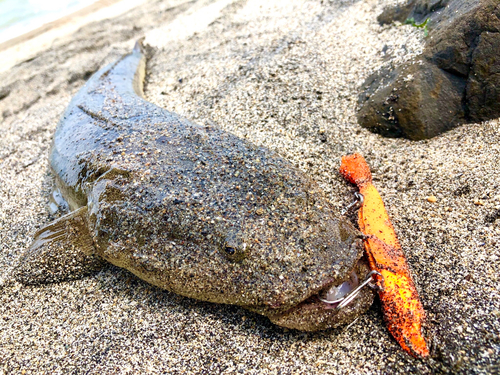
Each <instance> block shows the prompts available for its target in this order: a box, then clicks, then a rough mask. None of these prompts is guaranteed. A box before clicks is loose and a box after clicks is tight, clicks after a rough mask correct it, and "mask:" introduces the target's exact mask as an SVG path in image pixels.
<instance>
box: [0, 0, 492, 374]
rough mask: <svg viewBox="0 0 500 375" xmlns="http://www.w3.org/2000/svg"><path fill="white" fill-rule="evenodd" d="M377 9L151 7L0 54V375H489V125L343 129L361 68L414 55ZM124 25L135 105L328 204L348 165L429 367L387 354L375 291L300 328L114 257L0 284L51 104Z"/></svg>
mask: <svg viewBox="0 0 500 375" xmlns="http://www.w3.org/2000/svg"><path fill="white" fill-rule="evenodd" d="M389 3H391V1H385V0H366V1H333V2H326V1H324V2H321V1H308V2H302V1H294V0H291V1H287V2H278V1H276V2H272V1H257V0H248V1H228V0H226V1H215V2H212V1H199V2H183V1H151V2H146V3H144V4H142V5H141V6H140V7H136V8H133V9H131V10H128V11H125V12H123V13H122V14H120V15H118V16H115V17H112V18H100V19H96V21H95V22H89V23H86V24H85V25H83V26H82V27H81V28H80V29H78V30H75V31H73V32H71V33H66V32H62V31H61V34H60V36H59V37H57V38H55V39H53V40H52V41H51V42H50V43H49V44H48V45H47V47H46V48H42V49H41V50H40V51H38V52H36V53H35V54H34V55H33V53H32V52H26V50H18V51H17V52H15V53H17V55H15V56H14V54H15V53H14V52H10V58H14V57H15V58H16V59H17V60H16V61H24V62H22V63H20V64H18V65H15V66H13V67H10V68H9V69H8V70H7V71H5V72H4V73H0V121H1V122H0V134H2V136H1V137H0V167H1V168H0V280H3V283H4V284H5V285H4V286H3V287H2V288H1V289H0V374H2V373H5V374H11V373H12V374H14V373H15V374H17V373H25V374H30V373H33V374H35V373H36V374H39V373H51V374H55V373H76V374H79V373H96V374H97V373H99V374H115V373H123V374H125V373H227V374H230V373H249V374H252V373H255V374H262V373H269V374H295V373H325V374H345V373H351V374H366V373H371V374H383V373H390V374H406V373H441V372H444V373H495V372H498V371H500V368H499V361H498V357H499V354H500V332H499V327H500V322H499V320H500V298H499V297H500V296H499V294H500V287H499V283H498V269H499V266H500V254H499V250H498V248H499V245H500V192H499V188H500V177H499V175H498V171H500V162H499V160H500V146H499V145H500V132H499V131H500V121H499V120H492V121H489V122H485V123H482V124H467V125H463V126H461V127H458V128H456V129H454V130H452V131H450V132H448V133H446V134H444V135H442V136H439V137H436V138H434V139H432V140H428V141H419V142H411V141H407V140H404V139H387V138H382V137H380V136H378V135H375V134H372V133H370V132H369V131H367V130H365V129H362V128H360V127H359V125H358V124H357V121H356V117H355V113H356V105H357V95H358V93H359V92H360V91H361V86H362V84H363V82H364V79H365V78H366V77H367V76H368V75H369V74H371V73H372V72H373V71H375V70H377V69H379V68H380V67H382V66H384V65H386V64H399V63H400V62H402V61H405V60H406V59H410V58H412V57H413V56H415V55H416V54H418V53H420V52H421V49H422V42H423V34H422V32H421V31H420V30H418V29H415V28H412V27H411V26H400V25H392V26H385V27H381V26H379V25H378V24H377V22H376V16H377V15H378V14H379V13H380V12H381V10H382V7H383V6H384V5H387V4H389ZM90 17H91V18H90V19H92V16H90ZM54 30H57V29H54ZM54 30H53V31H54ZM142 36H146V40H145V43H146V44H148V45H150V46H151V48H150V52H151V56H150V58H149V60H148V64H147V76H146V83H145V95H146V97H147V99H148V100H150V101H152V102H153V103H155V104H157V105H159V106H162V107H164V108H167V109H169V110H171V111H175V112H177V113H180V114H181V115H183V116H185V117H187V118H189V119H191V120H193V121H194V122H197V123H199V124H210V125H213V124H216V125H217V126H220V127H221V128H223V129H225V130H227V131H229V132H232V133H234V134H236V135H238V136H240V137H245V138H247V139H248V140H250V141H251V142H253V143H255V144H257V145H262V146H266V147H269V148H271V149H273V150H275V151H277V152H278V153H279V154H280V155H282V156H283V157H285V158H287V159H288V160H291V161H292V162H293V163H295V164H296V165H297V166H298V167H299V168H301V169H302V170H303V171H304V172H306V173H308V174H309V175H311V176H312V177H313V178H314V179H315V180H316V181H317V182H318V183H319V184H320V185H321V186H322V188H323V189H324V190H325V191H326V193H327V195H328V198H329V199H330V201H331V202H332V203H333V204H334V205H335V206H336V207H337V208H338V209H339V210H340V209H341V208H342V207H345V206H346V205H347V204H348V203H349V202H351V201H352V194H353V192H354V188H353V187H352V186H349V185H348V184H347V183H346V182H345V181H344V180H343V179H342V178H341V177H340V176H339V174H338V172H337V170H338V167H339V164H340V158H341V156H342V155H344V154H346V153H349V152H354V151H357V152H360V153H362V154H363V155H364V156H365V158H366V159H367V161H368V163H369V164H370V165H371V167H372V170H373V175H374V183H375V184H376V186H377V187H378V189H379V191H380V193H381V195H382V197H383V198H384V200H385V202H386V206H387V209H388V212H389V214H390V216H391V218H392V220H393V224H394V226H395V229H396V232H397V233H398V235H399V239H400V241H401V244H402V246H403V250H404V251H405V253H406V255H407V258H408V261H409V263H410V267H411V270H412V273H413V275H414V279H415V282H416V284H417V287H418V289H419V292H420V293H421V297H422V300H423V304H424V308H425V309H426V312H427V315H428V326H427V333H428V336H429V338H430V341H431V352H432V355H431V359H429V360H426V361H421V360H417V359H413V358H412V357H410V356H408V355H407V354H406V353H405V352H403V351H402V350H401V349H400V348H399V346H398V345H397V344H396V343H395V341H394V340H393V339H392V338H391V337H390V336H389V334H388V332H387V330H386V329H385V327H384V323H383V320H382V315H381V312H380V304H379V303H378V302H376V303H375V304H374V305H373V306H372V308H371V309H370V310H369V311H368V312H367V313H366V314H365V315H362V316H361V317H360V318H359V319H358V320H356V321H355V322H354V324H352V325H350V326H348V327H342V328H339V329H334V330H329V331H324V332H318V333H303V332H297V331H291V330H286V329H282V328H280V327H277V326H274V325H272V324H271V323H270V322H269V321H268V320H267V319H266V318H264V317H262V316H259V315H256V314H252V313H249V312H248V311H246V310H243V309H241V308H237V307H233V306H223V305H214V304H209V303H204V302H199V301H195V300H192V299H188V298H184V297H179V296H176V295H174V294H172V293H169V292H166V291H163V290H160V289H158V288H155V287H152V286H150V285H148V284H146V283H144V282H142V281H141V280H139V279H137V278H136V277H135V276H133V275H131V274H130V273H128V272H127V271H124V270H121V269H118V268H115V267H112V266H109V267H107V268H105V269H104V270H102V271H101V272H100V273H98V274H96V275H94V276H91V277H87V278H85V279H82V280H78V281H72V282H65V283H61V284H56V285H46V286H36V287H32V286H30V287H25V286H22V285H19V284H16V283H12V282H11V281H10V279H9V272H10V269H11V268H12V267H13V265H14V264H15V262H16V260H17V258H18V257H19V256H20V254H21V253H22V252H23V250H24V249H25V248H26V247H27V246H28V245H29V244H30V241H31V235H32V234H33V233H34V232H35V231H36V229H38V228H40V226H41V225H43V224H44V223H47V222H48V221H50V220H51V219H53V217H52V216H51V215H50V214H49V212H48V209H47V205H48V202H49V196H50V192H51V189H52V188H53V177H52V175H51V173H50V171H49V170H48V162H47V156H48V152H49V148H50V142H51V137H52V134H53V132H54V129H55V127H56V125H57V122H58V119H59V117H60V115H61V114H62V112H63V111H64V108H65V107H66V105H67V104H68V102H69V100H70V99H71V97H72V95H74V94H75V93H76V91H77V90H78V89H79V88H80V87H81V86H82V85H83V84H84V82H85V80H86V79H88V77H90V75H91V74H92V73H93V72H95V71H96V70H97V69H99V68H100V67H101V66H103V65H104V64H106V63H109V62H112V61H114V60H115V59H117V58H118V57H119V56H121V55H122V54H124V53H127V52H128V51H130V49H131V48H132V46H133V44H134V42H135V40H137V39H139V38H140V37H142ZM430 37H432V34H431V35H430ZM12 51H13V50H12ZM383 51H385V52H383ZM3 53H5V51H3V52H0V60H1V61H3V60H2V56H5V55H2V54H3ZM431 195H433V196H435V197H436V198H437V200H436V202H434V203H431V202H429V201H428V199H427V198H428V197H429V196H431ZM0 282H2V281H0Z"/></svg>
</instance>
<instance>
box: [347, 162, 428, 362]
mask: <svg viewBox="0 0 500 375" xmlns="http://www.w3.org/2000/svg"><path fill="white" fill-rule="evenodd" d="M340 173H341V174H342V175H343V176H344V177H345V178H346V179H347V180H348V181H350V182H352V183H354V184H356V185H357V186H358V187H359V191H360V193H361V194H362V195H363V197H364V201H363V204H362V206H361V208H360V210H359V218H358V222H359V227H360V230H361V231H362V232H363V233H364V234H365V235H366V236H367V238H366V240H365V250H366V253H367V256H368V261H369V263H370V268H371V269H372V270H374V271H378V272H380V274H381V275H382V276H383V279H384V285H383V290H380V291H379V296H380V300H381V301H382V308H383V312H384V319H385V321H386V323H387V328H388V330H389V332H391V334H392V335H393V337H394V338H395V339H396V341H398V343H399V344H400V345H401V347H402V348H403V349H404V350H405V351H407V352H408V353H410V354H412V355H413V356H421V357H427V356H428V355H429V350H428V349H427V345H426V343H425V339H424V337H423V335H422V325H423V323H424V320H425V312H424V309H423V307H422V303H421V302H420V299H419V297H418V293H417V289H416V288H415V285H414V283H413V280H412V278H411V275H410V272H409V268H408V264H407V263H406V259H405V255H404V253H403V251H402V249H401V245H400V244H399V241H398V239H397V236H396V233H395V231H394V228H393V226H392V224H391V222H390V219H389V215H388V214H387V211H386V210H385V206H384V202H383V201H382V198H381V197H380V195H379V193H378V191H377V189H376V188H375V187H374V186H373V184H372V176H371V172H370V167H369V166H368V164H367V163H366V161H365V159H364V158H363V157H362V156H361V155H359V154H353V155H348V156H344V157H342V164H341V166H340Z"/></svg>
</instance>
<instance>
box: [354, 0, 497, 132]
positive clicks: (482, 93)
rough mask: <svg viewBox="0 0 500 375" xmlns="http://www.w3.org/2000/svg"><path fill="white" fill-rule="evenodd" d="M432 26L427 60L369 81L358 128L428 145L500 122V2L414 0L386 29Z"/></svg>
mask: <svg viewBox="0 0 500 375" xmlns="http://www.w3.org/2000/svg"><path fill="white" fill-rule="evenodd" d="M411 18H413V19H414V20H415V22H416V23H417V24H420V23H422V22H424V21H425V20H426V19H427V18H428V19H429V21H428V32H429V35H428V38H427V43H426V47H425V49H424V53H423V54H422V55H421V56H419V57H417V58H416V59H414V60H412V61H408V62H406V63H405V64H403V65H400V66H397V67H396V68H395V69H393V70H392V71H390V72H388V71H387V70H381V71H378V72H376V73H375V74H373V75H372V76H371V77H369V78H368V79H367V81H366V82H365V85H364V88H365V90H366V91H364V92H363V93H362V94H361V95H360V98H359V103H360V111H359V114H358V120H359V123H360V124H361V125H362V126H364V127H366V128H368V129H371V130H373V131H375V132H378V133H382V134H384V135H387V136H404V137H407V138H410V139H425V138H430V137H433V136H436V135H437V134H440V133H442V132H444V131H446V130H449V129H451V128H452V127H454V126H457V125H459V124H461V123H466V122H478V121H484V120H489V119H492V118H496V117H499V116H500V54H499V51H500V3H499V2H498V1H497V0H472V1H470V0H467V1H465V0H439V1H431V0H412V1H410V2H407V3H405V4H404V5H398V6H395V7H391V8H387V9H386V10H384V12H382V14H381V15H380V16H379V17H378V20H379V22H381V23H388V22H392V21H400V22H403V21H404V20H406V19H411Z"/></svg>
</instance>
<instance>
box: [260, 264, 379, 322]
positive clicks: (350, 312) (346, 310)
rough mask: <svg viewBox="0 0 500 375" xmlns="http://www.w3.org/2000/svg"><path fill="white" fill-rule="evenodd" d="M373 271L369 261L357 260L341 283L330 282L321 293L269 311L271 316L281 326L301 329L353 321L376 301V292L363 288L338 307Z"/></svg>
mask: <svg viewBox="0 0 500 375" xmlns="http://www.w3.org/2000/svg"><path fill="white" fill-rule="evenodd" d="M369 272H370V270H369V268H368V265H367V263H366V261H365V260H364V259H363V258H362V259H360V260H359V261H358V263H357V264H356V266H355V267H354V269H353V270H352V272H351V273H350V274H349V275H348V277H347V278H346V279H344V280H343V281H342V282H341V283H340V284H338V282H337V284H336V285H335V283H334V282H333V283H332V282H330V283H327V285H325V286H324V287H323V288H322V289H321V290H320V291H319V292H318V293H316V294H314V295H312V296H310V297H309V298H307V299H306V300H304V301H303V302H300V303H299V304H297V305H295V306H293V307H292V308H290V309H289V310H287V311H285V312H283V313H279V314H275V315H268V317H269V319H270V320H271V321H272V322H273V323H275V324H277V325H279V326H282V327H286V328H291V329H298V330H301V331H319V330H324V329H328V328H334V327H338V326H340V325H344V324H348V323H350V322H352V321H353V320H354V319H355V318H356V317H357V316H359V315H361V314H362V313H364V312H365V311H366V310H368V308H369V307H370V306H371V305H372V303H373V298H374V292H373V291H372V290H371V289H370V288H367V287H365V288H362V289H361V290H360V291H359V294H357V295H356V297H355V298H354V299H353V300H352V302H350V303H349V304H348V305H346V306H343V307H342V308H338V306H339V304H340V303H341V302H342V301H343V300H344V298H345V297H346V296H347V295H349V294H350V293H351V292H352V291H354V290H355V289H356V288H357V287H358V286H359V285H360V283H361V282H363V280H364V279H365V276H366V275H367V274H368V273H369Z"/></svg>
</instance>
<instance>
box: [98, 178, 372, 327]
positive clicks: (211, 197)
mask: <svg viewBox="0 0 500 375" xmlns="http://www.w3.org/2000/svg"><path fill="white" fill-rule="evenodd" d="M151 175H152V174H150V175H148V176H149V177H148V176H143V177H144V179H143V181H142V182H141V183H133V181H131V180H130V177H127V178H125V177H122V176H119V177H118V178H117V177H116V176H115V177H114V178H113V179H112V180H106V179H102V180H99V181H98V182H97V183H96V184H95V186H94V189H93V192H92V194H91V196H90V197H91V198H90V199H89V208H90V209H89V212H90V220H89V221H90V227H91V232H92V233H93V235H94V242H95V243H96V244H97V247H98V253H99V255H100V256H102V257H103V258H104V259H106V260H108V261H109V262H111V263H113V264H115V265H117V266H120V267H123V268H126V269H128V270H130V271H131V272H133V273H134V274H136V275H137V276H139V277H140V278H142V279H144V280H146V281H148V282H150V283H152V284H154V285H157V286H159V287H162V288H164V289H167V290H171V291H173V292H175V293H178V294H181V295H184V296H188V297H192V298H196V299H200V300H205V301H210V302H215V303H225V304H235V305H239V306H243V307H245V308H247V309H249V310H252V311H255V312H257V313H260V314H263V315H265V316H268V317H269V318H270V319H271V320H272V321H273V322H275V323H276V324H278V325H281V326H285V327H290V328H296V329H301V330H309V331H314V330H319V329H325V328H330V327H335V326H338V325H340V324H345V323H347V322H349V321H352V320H353V319H354V317H356V316H358V315H359V314H361V313H363V312H364V311H365V310H366V309H368V307H369V306H370V305H371V303H372V300H373V293H372V292H371V291H369V290H363V291H362V293H360V295H359V296H358V297H357V298H356V299H355V300H354V302H352V303H351V304H350V305H349V306H347V307H346V308H343V309H340V310H339V309H335V305H332V304H329V303H325V302H322V301H321V299H323V298H324V297H325V295H326V294H328V293H330V294H332V293H333V294H335V290H337V289H338V290H339V291H342V292H343V293H344V295H345V294H346V293H348V292H349V291H350V290H352V289H353V288H354V287H355V286H356V285H357V280H362V279H363V278H364V276H365V275H366V273H368V268H367V266H366V264H365V263H364V262H363V261H360V259H361V257H362V254H363V241H362V239H361V237H362V236H361V233H360V232H359V231H358V230H356V229H355V228H354V227H353V225H352V224H351V223H350V222H348V221H347V220H345V219H344V218H342V217H338V216H337V215H335V214H334V212H335V211H334V209H333V208H332V207H331V204H330V203H329V202H328V201H327V200H326V198H325V197H324V194H323V193H322V192H321V191H320V189H319V188H318V187H317V185H316V184H314V183H312V182H311V181H310V180H305V181H301V176H300V175H297V176H292V177H286V178H285V177H283V178H281V180H280V179H279V178H278V180H280V181H281V182H282V183H279V182H280V181H274V182H273V186H274V189H272V190H268V189H267V190H266V186H269V183H262V179H260V178H257V179H256V180H254V181H253V182H252V184H251V188H250V185H248V186H245V185H244V184H238V185H237V186H235V187H234V188H231V189H227V188H223V187H220V190H217V189H214V191H218V193H211V192H210V191H208V192H207V191H205V193H202V192H200V191H201V189H197V190H196V191H195V190H193V191H186V189H185V188H184V187H182V186H178V187H176V188H175V189H173V188H170V189H168V191H162V188H161V186H162V184H161V183H160V181H155V180H154V178H153V177H150V176H151ZM147 178H152V180H151V181H149V182H148V181H145V179H147ZM164 178H165V177H162V179H164ZM121 179H124V181H121ZM135 180H139V179H138V178H137V177H135ZM213 180H214V179H212V181H213ZM169 186H170V185H169ZM223 186H227V183H224V184H223ZM242 189H245V191H243V192H242ZM221 192H224V194H222V193H221ZM353 280H356V281H355V282H354V281H353Z"/></svg>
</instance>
